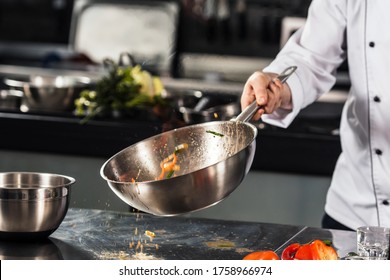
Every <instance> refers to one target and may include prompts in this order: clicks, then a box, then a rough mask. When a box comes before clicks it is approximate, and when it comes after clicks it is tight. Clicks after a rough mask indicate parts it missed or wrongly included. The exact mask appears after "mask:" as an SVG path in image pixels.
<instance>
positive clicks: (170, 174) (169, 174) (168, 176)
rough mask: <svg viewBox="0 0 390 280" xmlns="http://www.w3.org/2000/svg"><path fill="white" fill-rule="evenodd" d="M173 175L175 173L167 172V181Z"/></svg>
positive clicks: (172, 171)
mask: <svg viewBox="0 0 390 280" xmlns="http://www.w3.org/2000/svg"><path fill="white" fill-rule="evenodd" d="M173 173H175V171H174V170H171V171H169V173H168V174H167V179H169V178H171V177H172V176H173Z"/></svg>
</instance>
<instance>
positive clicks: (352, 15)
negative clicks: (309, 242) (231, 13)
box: [241, 0, 390, 230]
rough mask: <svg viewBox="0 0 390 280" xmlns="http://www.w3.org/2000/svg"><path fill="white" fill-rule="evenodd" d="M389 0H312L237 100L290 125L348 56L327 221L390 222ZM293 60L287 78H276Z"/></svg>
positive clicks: (350, 224)
mask: <svg viewBox="0 0 390 280" xmlns="http://www.w3.org/2000/svg"><path fill="white" fill-rule="evenodd" d="M389 11H390V1H381V0H370V1H368V0H354V1H348V0H313V1H312V3H311V6H310V7H309V11H308V17H307V20H306V24H305V25H304V26H303V27H302V28H301V29H299V30H298V31H297V32H295V33H294V34H293V35H292V36H291V38H290V40H289V41H288V42H287V43H286V45H285V46H284V47H283V49H282V50H281V51H280V53H279V54H278V55H277V56H276V58H275V59H274V60H273V61H272V63H271V64H270V65H269V66H267V67H266V68H265V69H263V71H258V72H255V73H253V74H252V75H251V76H250V77H249V78H248V80H247V82H246V84H245V86H244V89H243V93H242V96H241V107H242V108H245V107H247V106H248V105H249V104H250V103H251V102H252V101H253V100H255V99H256V101H257V103H258V105H261V106H262V108H261V109H259V110H258V112H257V113H256V115H255V116H254V120H259V119H260V118H262V120H263V121H264V122H266V123H269V124H271V125H275V126H280V127H288V126H289V124H290V123H291V122H292V121H293V119H294V118H295V117H296V116H297V114H298V113H299V111H300V110H301V109H302V108H304V107H306V106H307V105H309V104H311V103H312V102H314V101H316V100H317V99H318V98H319V97H320V96H321V95H322V94H323V93H326V92H328V91H329V90H330V89H331V88H332V86H333V85H334V84H335V81H336V77H335V75H336V69H337V68H338V67H339V66H340V65H341V64H342V62H343V61H344V60H345V59H346V58H348V68H349V75H350V79H351V88H350V92H349V95H348V99H347V101H346V103H345V106H344V109H343V112H342V118H341V124H340V137H341V147H342V153H341V154H340V156H339V159H338V161H337V164H336V167H335V170H334V174H333V177H332V181H331V185H330V188H329V191H328V194H327V198H326V203H325V215H324V217H323V220H322V226H323V227H324V228H334V229H352V230H355V229H356V228H357V227H359V226H362V225H377V226H385V227H390V92H387V91H388V80H387V79H388V77H389V74H390V32H388V31H387V27H388V26H390V17H389V16H388V13H389ZM292 65H295V66H297V67H298V68H297V70H296V72H295V73H294V74H293V75H292V76H291V77H290V78H289V80H288V81H287V83H286V84H281V83H280V82H279V81H277V80H276V81H274V80H273V79H274V78H275V76H276V75H277V73H280V72H282V71H283V70H284V69H285V68H286V67H288V66H292Z"/></svg>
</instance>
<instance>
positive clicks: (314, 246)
mask: <svg viewBox="0 0 390 280" xmlns="http://www.w3.org/2000/svg"><path fill="white" fill-rule="evenodd" d="M337 259H338V255H337V252H336V250H335V249H334V248H333V247H332V246H331V245H329V241H322V240H318V239H316V240H313V241H311V242H309V243H306V244H299V243H293V244H290V245H289V246H287V247H286V248H285V249H284V250H283V252H282V260H337Z"/></svg>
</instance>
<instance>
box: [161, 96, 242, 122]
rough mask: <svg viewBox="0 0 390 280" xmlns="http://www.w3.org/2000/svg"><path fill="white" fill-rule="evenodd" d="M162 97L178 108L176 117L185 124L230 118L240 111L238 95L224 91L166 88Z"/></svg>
mask: <svg viewBox="0 0 390 280" xmlns="http://www.w3.org/2000/svg"><path fill="white" fill-rule="evenodd" d="M163 98H164V99H166V100H168V101H169V102H170V103H172V104H173V106H174V107H176V108H177V109H178V110H177V111H178V117H179V118H181V119H183V120H184V122H185V123H187V124H196V123H203V122H208V121H217V120H219V121H221V120H222V121H225V120H230V119H231V118H233V117H235V116H237V115H238V114H239V113H240V111H241V107H240V103H239V96H238V95H236V94H229V93H225V92H207V91H201V90H181V91H175V90H166V91H165V92H164V94H163Z"/></svg>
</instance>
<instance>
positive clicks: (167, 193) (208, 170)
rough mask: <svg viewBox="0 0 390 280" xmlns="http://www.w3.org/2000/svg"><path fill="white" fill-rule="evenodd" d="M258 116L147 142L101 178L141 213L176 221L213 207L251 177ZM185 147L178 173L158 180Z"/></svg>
mask: <svg viewBox="0 0 390 280" xmlns="http://www.w3.org/2000/svg"><path fill="white" fill-rule="evenodd" d="M295 68H296V67H289V68H287V69H286V70H285V71H284V72H283V73H282V74H281V75H280V76H279V77H278V78H279V79H280V80H281V81H282V82H284V81H285V80H287V78H288V77H289V76H290V75H291V74H292V73H293V72H294V71H295ZM257 110H258V107H257V104H256V101H254V102H253V104H252V105H251V106H248V108H247V109H245V110H244V111H243V112H242V113H241V114H240V115H239V116H238V117H237V118H236V119H234V120H230V121H212V122H207V123H203V124H195V125H190V126H186V127H182V128H178V129H174V130H171V131H168V132H164V133H162V134H159V135H156V136H153V137H150V138H147V139H145V140H143V141H141V142H138V143H136V144H134V145H131V146H129V147H127V148H125V149H123V150H122V151H120V152H118V153H117V154H115V155H114V156H112V157H111V158H110V159H108V160H107V161H106V162H105V163H104V164H103V166H102V167H101V170H100V174H101V176H102V177H103V178H104V179H105V180H106V181H107V183H108V185H109V187H110V188H111V189H112V191H113V192H114V193H115V194H116V195H117V196H118V197H119V198H120V199H122V200H123V201H124V202H126V203H127V204H129V205H130V206H132V207H134V208H136V209H138V210H140V211H142V212H146V213H150V214H154V215H157V216H174V215H179V214H184V213H189V212H193V211H197V210H201V209H204V208H207V207H210V206H212V205H215V204H217V203H218V202H220V201H222V200H223V199H224V198H226V197H227V196H228V195H230V194H231V193H232V192H233V191H234V190H235V189H236V188H237V187H238V186H239V185H240V183H241V182H242V180H243V179H244V177H245V176H246V174H247V173H248V172H249V169H250V167H251V165H252V162H253V157H254V154H255V149H256V141H255V139H256V136H257V128H256V127H255V126H254V125H252V124H250V123H248V122H247V121H248V120H250V119H251V118H252V116H253V114H254V113H255V112H256V111H257ZM222 135H223V136H222ZM181 144H188V149H187V150H185V151H182V152H180V153H178V154H177V157H178V161H177V162H178V164H179V165H180V170H179V171H176V172H175V176H173V177H171V178H169V179H163V180H156V178H158V176H159V174H160V172H161V168H160V163H161V161H162V160H163V159H164V158H166V157H168V156H169V155H170V154H171V153H172V152H173V151H174V150H175V147H177V146H179V145H181ZM132 179H134V180H135V182H132Z"/></svg>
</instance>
